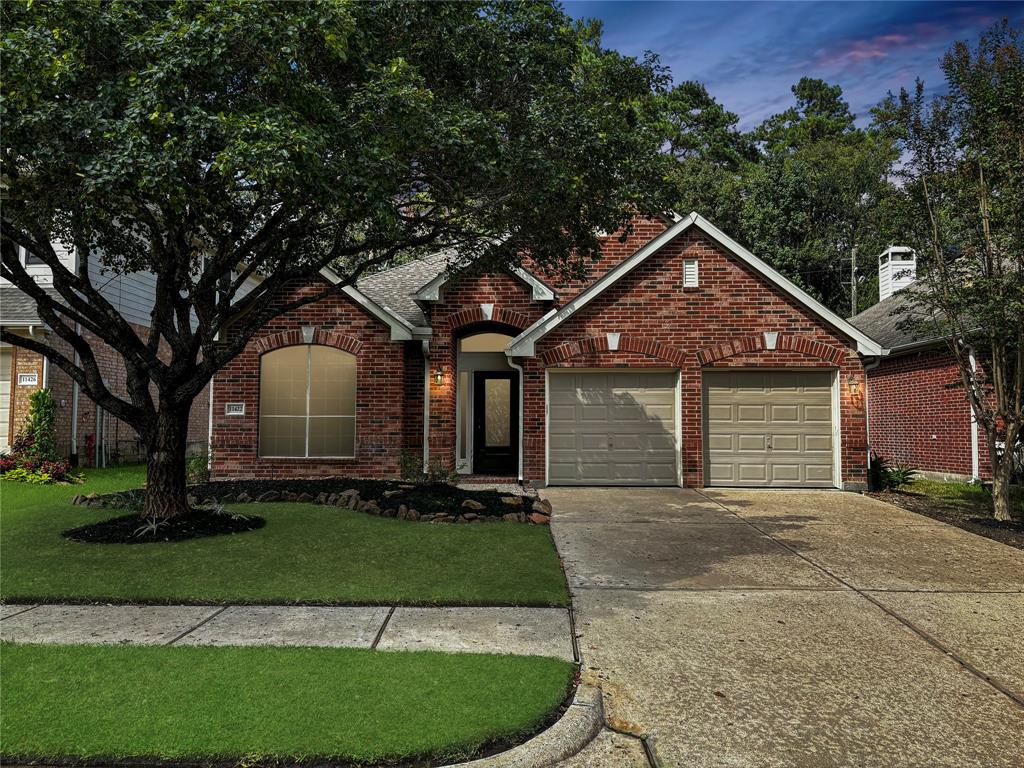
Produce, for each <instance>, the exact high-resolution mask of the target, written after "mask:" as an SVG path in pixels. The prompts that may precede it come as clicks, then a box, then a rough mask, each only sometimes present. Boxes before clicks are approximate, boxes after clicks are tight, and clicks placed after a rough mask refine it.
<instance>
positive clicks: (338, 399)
mask: <svg viewBox="0 0 1024 768" xmlns="http://www.w3.org/2000/svg"><path fill="white" fill-rule="evenodd" d="M355 448H356V358H355V355H352V354H349V353H348V352H342V351H341V350H340V349H334V348H333V347H324V346H320V345H317V344H303V345H299V346H295V347H283V348H281V349H276V350H274V351H273V352H268V353H267V354H265V355H263V358H262V359H261V361H260V456H281V457H285V456H287V457H298V458H312V457H322V456H330V457H337V458H350V457H352V456H355Z"/></svg>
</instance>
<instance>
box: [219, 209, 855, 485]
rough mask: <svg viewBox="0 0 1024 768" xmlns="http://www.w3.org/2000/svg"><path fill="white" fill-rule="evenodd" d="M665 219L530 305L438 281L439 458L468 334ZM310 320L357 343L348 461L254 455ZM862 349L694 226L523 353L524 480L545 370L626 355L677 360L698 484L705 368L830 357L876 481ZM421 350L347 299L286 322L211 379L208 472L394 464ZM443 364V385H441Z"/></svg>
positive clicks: (435, 426) (434, 408)
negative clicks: (275, 357) (230, 408)
mask: <svg viewBox="0 0 1024 768" xmlns="http://www.w3.org/2000/svg"><path fill="white" fill-rule="evenodd" d="M665 227H666V223H665V222H664V221H661V220H638V222H637V225H636V227H635V229H634V231H633V233H632V234H631V235H630V237H629V238H628V239H627V240H626V242H620V241H619V239H618V238H616V237H610V238H607V239H606V240H605V243H604V248H605V256H604V257H603V258H602V259H601V260H599V261H598V262H596V263H595V264H594V265H593V270H592V275H591V279H588V280H586V281H577V282H571V283H568V284H560V283H559V281H558V280H557V279H554V278H552V277H551V276H550V275H542V277H544V278H545V279H546V281H547V282H548V283H549V284H551V285H552V286H553V287H554V288H555V290H556V293H557V294H558V300H557V303H553V302H544V301H535V300H534V299H533V298H532V292H531V289H530V288H529V286H526V285H524V284H523V283H522V282H521V281H519V280H518V279H516V278H514V277H512V276H509V275H506V274H504V273H497V274H484V275H474V276H466V277H463V278H460V279H457V280H455V281H453V283H452V284H449V285H448V286H446V287H445V288H444V290H443V292H442V295H441V299H440V300H439V301H435V302H430V303H429V304H428V305H427V306H426V307H425V311H426V312H427V320H428V322H429V325H430V327H431V329H432V332H431V336H430V338H429V343H428V348H427V349H428V351H427V354H428V355H429V359H428V361H427V366H428V369H429V371H430V376H429V393H430V402H429V414H430V415H429V453H430V458H431V461H432V462H438V463H440V464H442V465H443V466H445V467H448V468H452V467H454V464H455V446H456V380H457V370H456V367H457V354H456V353H457V346H458V340H459V338H461V337H462V336H464V335H467V334H470V333H475V332H478V331H485V330H488V331H500V332H505V333H509V334H512V335H516V334H518V333H519V332H520V331H522V330H524V329H525V328H526V327H528V326H529V325H531V324H532V323H533V322H535V321H536V320H537V319H538V318H540V317H541V316H542V315H544V314H545V313H546V312H548V311H549V310H551V309H552V308H555V307H556V306H557V305H559V304H564V303H565V302H567V301H569V300H570V299H571V298H572V297H574V296H575V295H577V294H578V293H579V291H580V290H582V289H583V288H585V287H586V286H587V285H589V284H590V282H592V279H595V278H597V277H598V276H600V274H603V272H604V271H606V270H608V269H610V268H612V267H613V266H615V265H617V264H619V263H620V262H621V261H622V260H623V259H625V258H626V257H628V256H630V255H631V254H633V253H634V252H635V251H636V250H637V249H638V248H639V247H641V246H642V245H643V244H644V243H646V242H648V241H649V240H650V239H651V238H653V237H655V236H657V235H658V234H660V233H661V232H662V231H664V229H665ZM684 258H696V259H697V260H698V263H699V274H700V279H699V285H698V287H695V288H684V287H683V285H682V272H683V268H682V262H683V259H684ZM296 290H303V289H301V288H296ZM481 305H486V306H481ZM488 313H489V317H488ZM303 325H313V326H315V327H316V329H317V330H316V333H317V336H316V343H328V344H331V345H337V344H339V343H340V342H339V341H338V339H339V338H341V337H342V336H344V337H346V338H350V339H352V340H353V341H354V342H356V343H358V348H357V352H356V354H357V375H358V378H357V428H356V435H357V437H356V441H357V448H356V457H355V458H354V459H334V460H317V459H265V458H261V457H259V456H258V455H257V454H258V448H257V446H258V414H259V402H258V400H259V359H260V355H261V354H262V353H263V352H265V351H267V350H268V349H269V348H271V347H272V346H279V345H283V344H296V343H301V342H302V335H301V327H302V326H303ZM766 331H770V332H775V333H778V334H779V335H778V339H777V344H776V348H775V349H771V350H770V349H767V348H766V347H765V341H764V335H763V334H764V332H766ZM608 333H619V334H621V336H620V340H619V348H618V349H617V350H616V351H611V350H609V348H608V342H607V334H608ZM332 334H335V336H332ZM332 339H333V340H332ZM855 346H856V345H855V342H854V341H853V340H852V339H850V338H847V337H845V336H844V335H843V334H842V333H840V332H839V331H838V330H836V329H834V328H831V327H829V326H828V325H826V324H825V323H824V322H823V321H822V320H821V319H819V318H818V317H817V316H816V315H813V314H812V313H810V312H809V311H807V310H805V309H804V308H802V307H801V306H799V305H797V304H795V303H794V301H793V300H792V299H791V298H790V297H789V296H788V295H787V294H785V293H784V292H783V291H782V290H781V289H779V288H777V287H775V286H774V285H773V284H771V283H770V282H768V281H767V280H766V279H765V278H764V277H763V276H762V275H761V274H759V273H757V272H755V271H754V270H753V269H752V268H750V267H749V266H748V265H746V264H745V263H744V262H742V261H740V260H738V259H736V258H735V257H733V256H731V255H730V254H728V253H727V252H726V251H724V250H723V249H722V248H721V247H720V246H719V245H718V244H717V243H716V242H715V241H713V240H711V239H710V238H708V237H706V236H705V235H704V234H703V233H702V232H700V231H698V230H697V229H691V230H689V231H688V232H685V233H683V234H682V235H680V236H679V237H678V238H677V239H676V240H675V241H673V242H671V243H669V244H668V245H666V246H665V247H663V248H662V249H661V250H660V251H659V252H658V253H655V254H653V255H652V256H651V257H650V258H649V259H648V260H647V261H646V262H645V263H644V264H642V265H641V266H639V267H638V268H636V269H635V270H634V271H633V272H632V273H630V274H629V275H626V276H625V277H623V278H622V279H620V280H619V281H618V282H617V283H615V284H614V285H612V286H611V287H610V288H608V289H607V290H606V291H605V292H604V293H603V294H602V295H601V296H599V297H598V298H596V299H594V300H593V301H592V302H591V303H590V304H588V305H587V306H586V307H584V308H583V309H581V310H580V311H579V312H578V313H577V314H576V315H575V316H573V317H571V318H570V319H568V320H567V321H565V322H564V323H563V324H562V325H561V326H559V327H558V328H557V329H555V330H554V331H553V332H551V333H550V334H549V335H548V336H546V337H544V338H543V339H542V340H541V341H540V342H538V344H537V349H536V356H534V357H531V358H521V359H517V360H516V361H515V362H518V363H520V364H521V365H522V366H523V401H524V407H523V413H522V419H523V445H522V449H523V462H524V475H525V477H526V478H527V479H531V480H535V481H541V482H542V481H543V480H544V479H545V466H544V461H545V458H544V457H545V443H544V441H545V379H546V372H547V369H548V368H565V367H576V368H606V367H619V366H628V367H636V368H661V369H673V370H678V371H680V375H681V392H682V395H681V402H680V404H679V407H680V413H681V414H682V435H683V443H682V446H681V449H682V467H683V480H684V483H685V484H686V485H689V486H700V485H703V483H704V458H703V451H704V446H703V426H702V393H701V377H702V373H703V371H704V370H708V369H717V368H728V367H747V368H756V367H765V368H783V367H785V368H793V367H796V368H813V369H823V368H824V369H828V370H831V371H834V372H835V375H836V376H837V377H838V381H839V386H838V390H839V400H840V414H839V419H840V429H841V445H840V450H841V464H842V481H843V482H844V483H845V484H846V485H847V486H848V487H862V486H863V485H864V484H865V483H866V479H867V477H866V476H867V440H866V419H865V416H866V414H865V410H864V369H863V365H862V362H861V359H860V357H859V355H858V354H857V352H856V348H855ZM422 350H423V347H422V342H420V341H415V342H395V341H391V340H390V336H389V330H388V328H387V327H386V326H385V325H384V324H383V323H382V322H380V321H379V320H377V319H375V318H373V317H371V316H370V315H369V314H367V313H366V312H365V311H364V310H362V309H361V308H360V307H358V306H357V305H355V304H354V303H352V302H351V301H350V300H348V299H346V298H344V297H337V298H331V299H327V300H323V301H320V302H317V303H316V304H313V305H309V306H307V307H305V308H303V309H300V310H297V311H295V312H291V313H288V314H286V315H283V316H281V317H279V318H277V319H276V320H274V321H273V322H272V323H270V324H269V325H268V326H267V328H266V329H264V331H263V332H261V333H260V334H259V335H258V336H257V337H256V338H254V339H253V340H252V342H251V343H250V344H249V345H248V347H247V348H246V350H245V352H244V353H242V354H241V355H240V356H239V357H238V358H236V359H235V360H234V361H233V362H232V363H231V364H230V365H229V366H228V367H227V368H226V369H225V370H224V371H222V372H221V373H219V374H218V376H217V378H216V381H215V387H214V405H213V409H214V441H213V449H214V474H215V476H218V477H298V476H317V475H325V474H333V475H357V476H358V475H378V476H391V475H394V474H395V473H396V472H397V471H398V457H399V455H400V453H401V451H402V450H407V451H415V452H420V451H422V448H423V446H422V436H423V421H422V419H423V385H424V358H423V351H422ZM438 371H439V372H440V382H439V383H438V382H437V381H436V380H435V372H438ZM227 402H244V403H245V404H246V414H245V416H235V417H228V416H225V415H224V404H225V403H227Z"/></svg>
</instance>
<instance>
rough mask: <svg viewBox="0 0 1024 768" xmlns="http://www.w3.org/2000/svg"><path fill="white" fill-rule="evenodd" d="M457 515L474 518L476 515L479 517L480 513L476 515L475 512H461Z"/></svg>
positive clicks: (466, 518)
mask: <svg viewBox="0 0 1024 768" xmlns="http://www.w3.org/2000/svg"><path fill="white" fill-rule="evenodd" d="M459 517H461V518H463V519H465V520H476V519H477V518H478V517H480V515H478V514H477V513H476V512H463V513H462V514H461V515H459Z"/></svg>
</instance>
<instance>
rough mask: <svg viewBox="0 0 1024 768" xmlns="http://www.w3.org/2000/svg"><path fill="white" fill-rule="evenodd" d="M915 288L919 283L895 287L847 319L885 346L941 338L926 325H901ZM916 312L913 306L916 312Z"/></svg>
mask: <svg viewBox="0 0 1024 768" xmlns="http://www.w3.org/2000/svg"><path fill="white" fill-rule="evenodd" d="M916 290H922V288H921V287H920V285H919V284H917V285H911V286H909V287H907V288H904V289H903V290H902V291H897V292H896V293H894V294H893V295H892V296H890V297H888V298H887V299H882V301H880V302H878V303H877V304H875V305H874V306H873V307H868V308H867V309H865V310H864V311H863V312H861V313H859V314H856V315H854V316H853V317H851V318H850V322H851V323H852V324H853V325H855V326H856V327H857V328H858V329H860V330H861V331H863V332H864V333H866V334H867V335H868V336H870V337H871V338H873V339H874V340H875V341H877V342H878V343H879V344H881V345H882V346H883V347H884V348H885V349H890V350H898V349H900V348H901V347H909V346H915V345H918V344H925V343H927V342H930V341H935V342H938V341H941V337H940V336H938V335H936V334H935V333H931V332H929V331H928V330H927V329H922V328H907V327H905V326H906V324H907V323H906V322H905V321H906V320H907V319H908V318H909V317H912V316H913V313H915V310H914V308H913V306H914V305H913V302H912V301H911V299H912V296H913V292H914V291H916ZM920 312H921V310H916V313H917V314H920Z"/></svg>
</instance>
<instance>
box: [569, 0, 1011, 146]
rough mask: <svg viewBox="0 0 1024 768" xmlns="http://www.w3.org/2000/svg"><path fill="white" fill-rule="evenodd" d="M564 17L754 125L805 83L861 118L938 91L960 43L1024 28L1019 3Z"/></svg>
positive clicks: (619, 6)
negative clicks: (702, 90)
mask: <svg viewBox="0 0 1024 768" xmlns="http://www.w3.org/2000/svg"><path fill="white" fill-rule="evenodd" d="M563 5H564V7H565V10H566V12H568V13H569V14H570V15H571V16H574V17H576V18H599V19H601V20H602V21H603V22H604V38H603V39H604V45H605V46H606V47H608V48H614V49H616V50H618V51H620V52H622V53H624V54H627V55H630V56H642V55H643V53H644V52H645V51H648V50H649V51H653V52H655V53H657V54H658V55H659V58H660V60H661V62H662V64H665V65H667V66H668V67H669V69H670V70H671V72H672V77H673V80H674V81H675V82H682V81H684V80H699V81H701V82H702V83H704V85H706V86H707V88H708V90H709V91H710V93H711V95H712V96H714V97H715V98H716V99H717V100H718V101H719V102H721V103H722V104H723V105H724V106H725V107H726V108H727V109H729V110H730V111H732V112H735V113H737V114H738V115H739V116H740V128H742V129H744V130H747V129H750V128H753V127H754V126H756V125H757V124H758V123H760V122H761V121H762V120H763V119H764V118H766V117H768V116H769V115H772V114H775V113H777V112H781V111H783V110H784V109H786V108H788V107H789V106H791V105H792V104H793V95H792V92H791V91H790V87H791V86H792V85H793V84H795V83H796V82H797V81H798V80H799V79H800V78H801V77H803V76H805V75H806V76H809V77H817V78H821V79H823V80H826V81H828V82H829V83H832V84H838V85H840V86H841V87H842V89H843V94H844V96H845V98H846V100H847V101H848V102H849V104H850V108H851V109H852V110H853V112H854V113H855V114H856V115H857V118H858V120H857V122H858V124H861V125H864V124H866V123H868V122H870V119H871V115H870V109H871V107H873V106H874V105H875V104H877V103H878V102H879V101H880V100H881V99H882V98H883V97H884V96H885V95H886V93H887V92H888V91H890V90H891V91H894V92H895V91H898V90H899V88H900V87H901V86H902V87H906V88H908V89H910V88H912V87H913V84H914V79H915V78H917V77H920V78H921V79H923V80H924V82H925V86H926V87H927V88H928V90H929V91H930V92H940V91H942V90H944V78H943V75H942V70H941V69H940V67H939V62H940V59H941V58H942V55H943V53H945V51H946V50H947V49H948V48H949V47H950V46H951V45H952V44H953V43H954V42H955V41H956V40H968V41H970V42H971V44H972V45H973V44H974V42H975V40H976V39H977V36H978V33H979V32H980V31H982V30H984V29H985V28H987V27H988V26H990V25H991V24H992V23H994V22H996V21H998V20H999V19H1001V18H1003V17H1004V16H1005V17H1008V18H1009V19H1010V22H1011V23H1013V24H1015V25H1017V26H1021V25H1022V24H1024V2H964V1H963V0H952V1H951V2H668V1H666V2H648V1H646V0H644V1H642V2H641V1H639V0H638V1H636V2H629V1H627V0H605V1H604V2H600V1H599V0H568V1H567V2H563Z"/></svg>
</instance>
